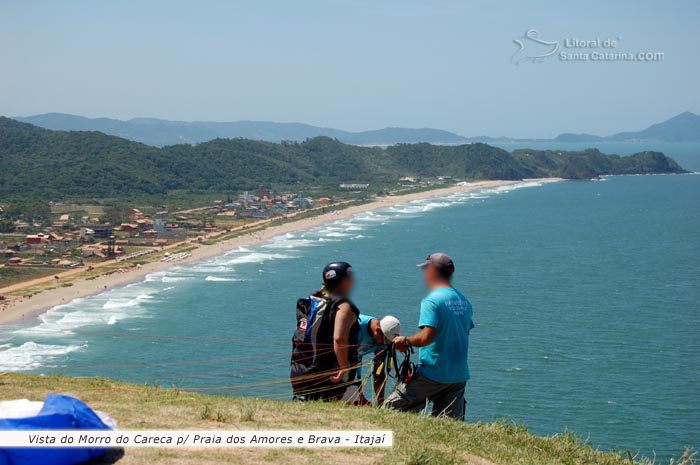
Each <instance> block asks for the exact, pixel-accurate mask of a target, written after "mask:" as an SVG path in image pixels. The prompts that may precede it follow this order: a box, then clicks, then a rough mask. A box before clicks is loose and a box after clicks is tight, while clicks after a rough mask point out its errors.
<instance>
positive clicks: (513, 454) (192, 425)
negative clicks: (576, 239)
mask: <svg viewBox="0 0 700 465" xmlns="http://www.w3.org/2000/svg"><path fill="white" fill-rule="evenodd" d="M0 381H1V382H2V384H3V386H2V390H3V398H5V399H12V398H29V399H30V400H43V398H44V397H45V396H46V394H48V393H52V392H53V393H62V394H68V395H72V396H75V397H78V398H80V399H82V400H83V401H85V402H87V403H88V404H90V406H91V407H93V408H94V409H97V410H102V411H105V412H107V413H109V414H110V415H111V416H112V417H113V418H115V419H116V420H117V423H118V427H119V428H121V429H191V430H206V429H231V430H236V429H240V430H243V429H246V430H257V429H260V430H286V429H289V430H312V429H358V430H360V429H366V430H392V431H393V432H394V447H392V448H390V449H385V448H382V449H344V448H339V449H333V448H331V449H323V448H317V449H265V448H248V449H246V448H242V449H241V448H231V449H196V448H193V449H187V450H184V449H165V448H164V449H159V448H153V449H152V448H136V449H127V450H126V451H114V452H112V453H111V457H110V460H111V461H106V462H100V461H98V462H97V463H112V462H113V461H114V459H116V458H119V456H120V455H121V454H123V457H121V460H119V462H118V463H119V464H123V465H145V464H152V463H168V464H175V465H188V464H192V465H195V464H196V465H206V464H221V463H237V464H251V463H298V464H325V463H342V464H376V463H381V464H385V465H392V464H409V465H457V464H474V465H505V464H523V465H525V464H527V465H532V464H537V465H549V464H551V465H575V464H588V465H633V464H635V463H636V464H640V463H641V464H644V465H650V463H651V462H649V461H648V460H642V459H639V461H638V460H637V459H636V458H635V457H636V456H635V452H634V451H630V452H627V451H625V452H623V453H622V454H617V453H610V452H601V451H599V450H595V449H593V448H591V447H590V446H588V445H586V444H585V443H582V442H580V440H579V438H577V437H576V436H575V435H573V434H572V433H562V434H558V435H555V436H553V437H540V436H533V435H531V434H529V433H528V432H527V429H526V428H525V427H523V426H520V425H517V424H514V423H512V422H509V421H501V422H496V423H465V422H458V421H453V420H449V419H444V418H432V417H427V416H417V415H415V414H410V413H399V412H393V411H388V410H377V409H373V408H369V407H351V406H345V405H341V404H336V403H311V402H309V403H302V402H279V401H272V400H264V399H257V398H250V397H231V396H207V395H201V394H194V393H191V392H187V391H183V390H173V389H163V388H157V387H148V386H143V385H135V384H125V383H119V382H115V381H112V380H108V379H104V378H67V377H61V376H34V375H20V374H6V375H4V376H0ZM673 463H675V464H677V465H684V464H685V465H692V464H694V463H696V461H695V460H694V459H693V458H692V454H687V456H686V458H685V459H683V458H681V459H680V460H679V461H677V462H673Z"/></svg>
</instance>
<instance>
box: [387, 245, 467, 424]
mask: <svg viewBox="0 0 700 465" xmlns="http://www.w3.org/2000/svg"><path fill="white" fill-rule="evenodd" d="M418 266H419V267H421V268H423V269H424V278H425V283H426V284H427V286H428V289H430V294H428V296H427V297H426V298H425V299H423V301H422V302H421V308H420V318H419V320H418V326H419V327H420V331H419V332H417V333H416V334H414V335H412V336H399V337H396V338H394V340H393V342H394V345H395V347H396V349H397V350H400V351H402V352H404V351H406V350H407V349H408V347H410V346H413V347H419V348H420V355H419V362H418V365H417V374H416V375H415V376H414V377H413V378H412V379H410V380H407V381H405V382H402V383H401V384H399V385H398V386H397V388H396V390H395V391H394V392H393V393H392V394H391V395H390V396H389V397H388V398H387V399H386V402H385V403H384V405H385V406H387V407H389V408H395V409H398V410H404V411H419V410H422V409H424V408H425V406H426V405H427V404H428V403H429V402H432V404H433V410H432V414H433V415H436V416H437V415H445V416H447V417H450V418H455V419H463V418H464V411H465V407H466V401H465V400H464V390H465V387H466V383H467V381H468V380H469V365H468V363H467V353H468V350H469V331H470V330H471V329H472V328H473V327H474V323H473V322H472V305H471V303H470V302H469V300H468V299H467V298H466V297H465V296H464V295H462V294H461V293H460V292H459V291H458V290H456V289H455V288H454V287H452V274H453V273H454V270H455V267H454V262H453V261H452V259H451V258H450V257H449V256H448V255H446V254H443V253H435V254H431V255H429V256H428V258H427V259H426V261H425V263H421V264H420V265H418Z"/></svg>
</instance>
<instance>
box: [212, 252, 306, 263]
mask: <svg viewBox="0 0 700 465" xmlns="http://www.w3.org/2000/svg"><path fill="white" fill-rule="evenodd" d="M287 258H296V257H294V256H292V255H285V254H281V253H260V252H252V253H249V254H247V255H243V256H241V257H237V258H234V259H232V260H229V261H227V262H226V264H227V265H239V264H241V263H263V262H266V261H269V260H283V259H287Z"/></svg>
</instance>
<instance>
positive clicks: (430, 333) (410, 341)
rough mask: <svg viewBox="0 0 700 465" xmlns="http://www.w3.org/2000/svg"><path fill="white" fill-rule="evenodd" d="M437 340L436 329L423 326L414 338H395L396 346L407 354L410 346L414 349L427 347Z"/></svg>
mask: <svg viewBox="0 0 700 465" xmlns="http://www.w3.org/2000/svg"><path fill="white" fill-rule="evenodd" d="M434 340H435V328H433V327H432V326H423V327H422V328H421V329H420V331H418V332H417V333H416V334H414V335H412V336H396V337H395V338H394V341H393V342H394V346H395V347H396V349H397V350H399V351H401V352H406V349H408V346H409V345H412V346H413V347H425V346H427V345H430V344H432V343H433V341H434Z"/></svg>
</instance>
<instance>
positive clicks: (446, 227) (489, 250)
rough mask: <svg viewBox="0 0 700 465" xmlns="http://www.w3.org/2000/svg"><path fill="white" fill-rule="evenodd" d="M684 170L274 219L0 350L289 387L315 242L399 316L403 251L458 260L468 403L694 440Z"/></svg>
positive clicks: (216, 382) (1, 359)
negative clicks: (210, 255)
mask: <svg viewBox="0 0 700 465" xmlns="http://www.w3.org/2000/svg"><path fill="white" fill-rule="evenodd" d="M699 237H700V176H698V175H678V176H631V177H611V178H605V179H604V180H603V181H598V182H557V183H548V184H543V185H542V184H538V183H521V184H519V185H517V186H515V187H508V188H499V189H490V190H484V191H480V192H473V193H468V194H462V195H454V196H450V197H446V198H439V199H430V200H425V201H417V202H411V203H409V204H406V205H401V206H398V207H394V208H390V209H388V210H384V211H376V212H372V213H364V214H360V215H358V216H357V217H355V218H352V219H350V220H341V221H336V222H333V223H329V224H327V225H324V226H322V227H318V228H316V229H313V230H310V231H306V232H299V233H295V234H288V235H286V236H282V237H277V238H275V239H274V240H273V241H271V242H268V243H260V244H257V245H255V246H253V247H249V248H243V249H238V250H233V251H231V252H229V253H227V254H225V255H222V256H220V257H218V258H216V259H214V260H211V261H207V262H202V263H198V264H194V265H188V266H180V267H176V268H173V269H170V270H168V271H166V272H161V273H155V274H152V275H149V276H148V277H147V279H146V280H145V281H144V282H141V283H135V284H131V285H129V286H126V287H123V288H119V289H114V290H111V291H108V292H106V293H104V294H101V295H97V296H94V297H90V298H86V299H82V300H79V301H76V302H72V303H69V304H67V305H64V306H61V307H57V308H54V309H52V310H50V311H49V312H48V313H47V314H45V315H43V316H42V317H41V318H40V319H39V320H37V321H35V322H32V323H31V324H27V325H25V326H22V327H9V328H8V327H5V328H3V331H2V333H0V370H15V371H27V372H35V373H64V374H69V375H93V374H97V375H104V376H109V377H113V378H118V379H122V380H129V381H139V382H152V383H160V384H161V385H165V386H178V387H188V388H199V389H203V390H204V391H205V392H216V393H230V394H240V395H257V396H265V397H270V398H280V399H289V396H290V387H289V385H288V383H287V382H286V377H287V375H288V360H289V347H290V343H289V340H290V337H291V334H292V332H293V329H294V324H295V323H294V303H295V299H296V298H297V297H301V296H305V295H307V294H308V293H309V292H311V291H313V290H315V289H316V288H318V287H319V283H320V269H321V267H322V266H323V265H324V264H325V263H326V262H327V261H329V260H334V259H343V260H347V261H350V262H351V263H352V264H353V265H354V268H355V271H356V273H357V277H358V289H357V293H356V296H355V300H356V302H357V304H358V306H359V307H360V308H361V309H362V310H363V311H365V312H367V313H370V314H374V315H378V316H381V315H383V314H393V315H395V316H397V317H399V318H400V319H401V320H402V322H403V324H404V327H405V328H407V329H410V330H413V328H414V326H415V324H416V323H417V319H418V315H417V312H418V303H419V301H420V299H421V297H422V296H423V295H424V294H425V289H424V288H423V284H422V282H421V275H420V272H419V270H417V269H416V268H415V264H416V263H418V262H419V261H421V260H422V259H424V258H425V255H426V254H427V253H429V252H432V251H437V250H441V251H446V252H448V253H450V254H451V255H452V256H453V257H454V259H455V261H456V263H457V270H458V271H457V275H456V276H457V278H456V282H455V284H456V286H457V287H458V288H459V289H461V290H462V291H463V292H464V293H465V294H467V295H468V296H469V297H470V299H471V300H472V302H473V304H474V314H475V317H474V319H475V322H476V325H477V327H476V329H475V330H474V332H473V333H472V339H471V348H470V364H471V371H472V380H471V381H470V383H469V385H468V392H467V397H468V402H469V405H468V413H467V420H468V421H478V420H485V421H489V420H493V419H497V418H502V417H509V418H512V419H514V420H515V421H518V422H521V423H524V424H525V425H527V427H528V428H529V429H530V431H532V432H534V433H537V434H555V433H558V432H562V431H564V430H573V431H575V432H577V433H579V434H581V435H583V436H584V437H589V441H590V443H591V444H593V445H595V446H599V447H602V448H605V449H614V448H623V449H631V450H633V451H636V450H641V451H642V452H644V453H646V454H651V453H652V452H653V451H656V453H657V454H658V456H659V457H661V458H668V457H670V456H671V455H673V454H678V453H680V452H682V450H683V448H684V447H685V446H687V445H695V446H696V447H697V446H700V421H699V420H700V390H699V389H698V386H700V370H699V369H698V368H699V367H700V336H699V335H700V304H699V302H700V247H698V238H699Z"/></svg>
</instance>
